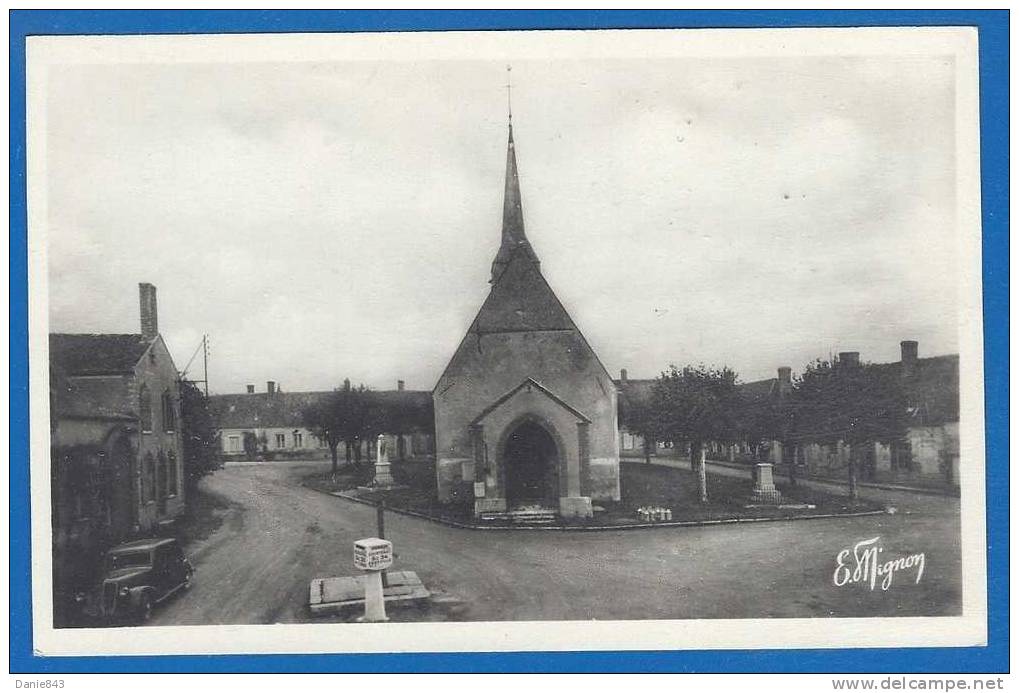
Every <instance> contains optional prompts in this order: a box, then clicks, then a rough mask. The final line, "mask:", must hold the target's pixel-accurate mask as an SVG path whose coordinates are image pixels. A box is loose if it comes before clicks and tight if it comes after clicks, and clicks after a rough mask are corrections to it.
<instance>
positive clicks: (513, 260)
mask: <svg viewBox="0 0 1019 693" xmlns="http://www.w3.org/2000/svg"><path fill="white" fill-rule="evenodd" d="M490 283H491V286H490V288H489V292H488V296H487V298H486V299H485V301H484V302H483V304H482V306H481V309H480V310H479V311H478V313H477V315H476V316H475V318H474V320H473V321H472V322H471V324H470V327H469V328H468V329H467V333H466V334H465V335H464V338H463V340H462V341H461V342H460V345H459V346H458V347H457V349H456V351H455V352H454V354H453V356H452V358H451V359H450V361H449V364H448V365H447V366H446V368H445V370H444V371H443V373H442V375H441V376H440V377H439V380H438V382H437V383H436V385H435V388H434V390H433V392H432V394H433V398H434V406H435V437H436V457H437V459H436V484H437V487H438V496H439V500H440V501H444V502H449V501H454V500H458V499H459V500H466V501H467V502H472V504H473V507H474V512H475V514H476V515H477V516H479V517H485V516H488V517H492V516H498V515H499V514H502V513H506V512H507V511H513V510H514V509H525V508H535V507H537V508H541V509H545V510H548V511H554V512H556V513H558V514H560V515H561V516H565V517H590V516H591V515H592V512H593V501H598V500H619V497H620V495H619V443H618V430H617V428H616V386H615V384H614V383H613V382H612V378H611V376H610V375H609V373H608V372H607V371H606V370H605V367H604V366H603V365H602V363H601V361H599V360H598V357H597V356H596V355H595V353H594V351H593V350H592V348H591V346H590V345H589V344H588V342H587V340H586V339H585V338H584V335H583V334H581V332H580V330H579V329H578V327H577V325H576V324H575V323H574V322H573V320H572V319H571V318H570V315H569V313H568V312H567V310H566V308H565V307H564V306H563V304H562V303H561V302H560V301H559V299H558V298H557V297H556V295H555V293H554V292H553V291H552V288H551V287H550V286H549V283H548V281H547V280H546V279H545V277H544V276H543V275H542V273H541V263H540V261H539V259H538V257H537V256H536V254H535V252H534V250H533V248H532V247H531V244H530V242H529V241H528V239H527V237H526V235H525V234H524V216H523V209H522V204H521V195H520V181H519V177H518V173H517V161H516V151H515V144H514V141H513V125H512V120H511V121H510V127H509V141H508V146H507V153H506V180H505V192H504V201H503V219H502V242H501V245H500V247H499V251H498V253H497V255H496V257H495V260H494V261H493V262H492V268H491V280H490Z"/></svg>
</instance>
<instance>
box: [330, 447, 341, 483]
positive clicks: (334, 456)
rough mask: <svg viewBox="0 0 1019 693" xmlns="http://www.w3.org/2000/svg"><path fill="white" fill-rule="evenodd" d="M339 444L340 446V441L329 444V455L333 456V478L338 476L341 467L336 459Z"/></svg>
mask: <svg viewBox="0 0 1019 693" xmlns="http://www.w3.org/2000/svg"><path fill="white" fill-rule="evenodd" d="M339 444H340V443H339V441H337V442H335V443H330V444H329V453H330V454H331V455H332V456H333V476H336V472H337V471H338V467H339V464H338V461H337V459H336V446H337V445H339Z"/></svg>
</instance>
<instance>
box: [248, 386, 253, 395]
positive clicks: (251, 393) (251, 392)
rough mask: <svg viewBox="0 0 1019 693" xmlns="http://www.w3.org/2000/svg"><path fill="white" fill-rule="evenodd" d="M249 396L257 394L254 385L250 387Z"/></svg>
mask: <svg viewBox="0 0 1019 693" xmlns="http://www.w3.org/2000/svg"><path fill="white" fill-rule="evenodd" d="M248 394H249V395H253V394H255V386H254V385H248Z"/></svg>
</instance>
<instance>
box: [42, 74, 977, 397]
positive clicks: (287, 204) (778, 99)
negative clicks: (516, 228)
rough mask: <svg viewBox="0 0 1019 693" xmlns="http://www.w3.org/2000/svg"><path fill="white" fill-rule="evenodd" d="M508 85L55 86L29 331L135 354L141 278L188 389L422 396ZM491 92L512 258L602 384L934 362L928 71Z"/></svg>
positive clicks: (148, 79)
mask: <svg viewBox="0 0 1019 693" xmlns="http://www.w3.org/2000/svg"><path fill="white" fill-rule="evenodd" d="M506 77H507V74H506V70H505V64H504V63H503V62H499V61H459V60H457V61H451V60H446V61H423V62H364V61H360V62H335V63H271V62H268V63H239V64H237V63H235V64H225V63H224V64H211V63H198V64H189V63H178V64H172V65H170V64H166V65H152V64H120V65H78V66H65V67H61V68H59V69H53V70H51V72H50V74H49V75H48V80H47V101H46V148H47V149H46V175H47V179H46V180H47V183H46V184H47V202H48V206H47V209H48V218H47V255H48V263H49V265H48V272H49V284H48V292H49V307H50V331H51V332H137V331H138V330H139V328H138V288H137V284H138V282H142V281H147V282H151V283H153V284H155V285H156V286H157V287H158V292H159V294H158V296H159V324H160V328H161V332H162V334H163V336H164V338H165V339H166V341H167V344H168V346H169V348H170V351H171V353H172V354H173V357H174V360H175V362H176V364H177V367H178V368H179V369H183V368H184V366H185V364H186V363H187V361H188V359H189V357H190V356H191V354H192V352H193V351H194V350H195V348H196V347H197V346H198V344H199V342H200V340H201V336H202V334H204V333H207V334H208V335H209V343H210V360H209V380H210V390H211V391H212V392H217V393H227V392H242V391H243V390H244V386H245V384H247V383H253V384H256V388H257V390H258V391H264V389H265V382H266V381H267V380H275V381H278V382H279V383H280V384H281V386H282V388H283V389H284V390H286V391H299V390H322V389H330V388H332V387H335V386H336V385H338V384H339V383H340V382H342V380H343V379H344V378H350V379H351V380H352V381H354V382H355V383H356V382H363V383H365V384H367V385H369V386H372V387H375V388H380V389H389V388H393V387H395V384H396V381H397V379H401V380H405V381H406V383H407V387H408V388H411V389H426V390H427V389H431V388H432V387H433V386H434V384H435V381H436V380H437V378H438V377H439V375H440V374H441V372H442V370H443V368H444V367H445V365H446V363H447V361H448V360H449V358H450V357H451V356H452V354H453V351H454V349H455V348H456V346H457V344H458V343H459V341H460V339H461V338H462V336H463V333H464V332H465V331H466V329H467V327H468V325H469V324H470V322H471V320H472V319H473V317H474V315H475V313H476V312H477V310H478V308H479V307H480V306H481V303H482V302H483V300H484V298H485V296H486V294H487V291H488V288H489V285H488V279H489V271H490V265H491V261H492V259H493V258H494V256H495V253H496V251H497V249H498V245H499V239H500V224H501V218H502V192H503V182H504V181H503V178H504V173H505V160H506V124H507V123H506V121H507V118H506V109H507V104H506V96H507V95H506V89H505V86H504V85H505V83H506ZM512 80H513V91H512V99H513V124H514V136H515V141H516V149H517V161H518V165H519V170H520V180H521V193H522V199H523V209H524V218H525V226H526V230H527V236H528V238H529V240H530V241H531V244H532V246H533V247H534V250H535V252H536V253H537V255H538V257H539V258H540V260H541V263H542V264H541V268H542V272H543V274H544V275H545V277H546V278H547V279H548V281H549V283H550V284H551V286H552V287H553V289H554V290H555V291H556V293H557V295H558V296H559V298H560V299H561V300H562V302H563V303H564V305H565V306H566V307H567V309H568V310H569V311H570V313H571V315H572V316H573V319H574V321H575V322H576V323H577V325H578V326H579V327H580V329H581V330H582V331H583V332H584V334H585V336H586V337H587V338H588V341H589V342H590V343H591V345H592V347H593V348H594V349H595V351H596V353H597V354H598V356H599V357H600V359H601V360H602V362H603V363H604V364H605V365H606V367H607V368H608V370H609V371H610V372H612V373H618V371H619V369H620V368H626V369H627V370H628V372H629V376H630V377H631V378H639V377H655V376H656V375H657V374H658V373H660V372H661V371H662V370H663V369H665V368H667V367H668V366H669V364H673V363H674V364H677V365H682V364H686V363H706V364H715V365H728V366H730V367H732V368H734V369H735V370H736V371H737V373H739V375H740V377H741V379H742V380H744V381H751V380H757V379H760V378H767V377H773V376H774V373H775V369H776V368H777V367H778V366H785V365H788V366H791V367H792V368H793V370H794V372H798V371H800V370H802V368H803V366H804V365H805V364H806V363H808V362H809V361H811V360H812V359H814V358H816V357H819V356H822V357H823V356H827V355H828V354H830V353H833V352H838V351H859V352H861V358H862V359H863V360H865V361H874V362H882V361H894V360H897V359H898V354H899V342H900V341H901V340H904V339H916V340H918V341H919V343H920V355H921V356H929V355H935V354H943V353H956V352H957V351H958V325H959V322H958V319H957V317H956V316H957V314H958V296H957V293H958V281H957V269H956V264H957V262H956V256H957V252H956V243H957V230H956V228H955V195H956V191H955V175H956V173H955V161H954V153H953V152H954V147H955V133H954V125H953V124H954V118H955V114H954V99H955V94H954V87H953V84H954V82H953V80H954V66H953V63H952V60H951V58H938V57H880V58H864V57H823V58H817V57H813V58H794V57H774V58H753V59H747V58H732V59H719V58H712V59H697V58H676V59H655V60H618V59H614V60H566V59H563V60H541V61H538V60H531V61H516V62H514V64H513V71H512ZM195 369H196V365H192V366H191V370H190V371H189V375H190V376H192V377H194V376H195V373H196V370H195ZM199 377H200V376H199Z"/></svg>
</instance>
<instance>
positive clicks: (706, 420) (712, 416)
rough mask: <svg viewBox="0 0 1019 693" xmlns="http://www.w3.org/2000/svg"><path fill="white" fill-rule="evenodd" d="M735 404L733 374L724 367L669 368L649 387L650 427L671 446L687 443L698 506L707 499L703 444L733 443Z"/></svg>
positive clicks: (734, 375)
mask: <svg viewBox="0 0 1019 693" xmlns="http://www.w3.org/2000/svg"><path fill="white" fill-rule="evenodd" d="M739 403H740V401H739V393H738V391H737V389H736V373H735V371H733V370H731V369H729V368H727V367H723V368H714V367H706V366H703V365H701V366H685V367H684V368H683V369H682V370H680V369H678V368H676V366H670V367H669V370H667V371H666V372H664V373H662V375H661V376H660V377H659V378H658V380H656V381H655V384H654V387H653V388H652V395H651V408H652V410H653V411H654V417H655V423H654V426H655V428H656V430H657V431H658V432H659V435H661V436H662V438H663V439H664V440H668V441H671V442H672V443H673V444H674V445H675V444H677V443H679V442H683V441H687V442H689V443H690V460H691V462H692V464H693V465H694V467H695V470H696V472H697V478H698V485H699V487H700V488H699V490H700V499H701V502H702V503H706V502H707V500H708V489H707V470H706V462H705V454H704V453H705V451H704V443H705V442H707V441H712V440H714V441H718V442H725V443H729V442H733V441H735V440H736V438H737V431H738V426H737V424H738V418H737V417H738V411H739Z"/></svg>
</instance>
